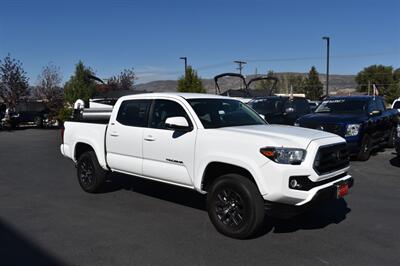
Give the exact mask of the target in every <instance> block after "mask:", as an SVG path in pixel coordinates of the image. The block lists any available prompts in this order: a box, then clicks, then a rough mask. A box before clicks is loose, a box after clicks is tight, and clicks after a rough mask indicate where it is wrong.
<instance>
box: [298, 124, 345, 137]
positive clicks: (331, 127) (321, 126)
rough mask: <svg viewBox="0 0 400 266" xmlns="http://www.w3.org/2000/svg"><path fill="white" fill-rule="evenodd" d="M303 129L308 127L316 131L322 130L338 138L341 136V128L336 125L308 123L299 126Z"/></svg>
mask: <svg viewBox="0 0 400 266" xmlns="http://www.w3.org/2000/svg"><path fill="white" fill-rule="evenodd" d="M301 126H303V127H308V128H312V129H317V130H323V131H326V132H330V133H333V134H336V135H339V136H342V135H343V133H342V126H341V125H338V124H321V123H309V124H305V125H301Z"/></svg>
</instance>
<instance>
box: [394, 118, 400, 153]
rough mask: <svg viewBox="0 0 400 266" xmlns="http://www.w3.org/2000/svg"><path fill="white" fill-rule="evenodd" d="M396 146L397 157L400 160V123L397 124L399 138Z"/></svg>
mask: <svg viewBox="0 0 400 266" xmlns="http://www.w3.org/2000/svg"><path fill="white" fill-rule="evenodd" d="M395 148H396V152H397V158H399V160H400V123H399V124H398V125H397V138H396V142H395Z"/></svg>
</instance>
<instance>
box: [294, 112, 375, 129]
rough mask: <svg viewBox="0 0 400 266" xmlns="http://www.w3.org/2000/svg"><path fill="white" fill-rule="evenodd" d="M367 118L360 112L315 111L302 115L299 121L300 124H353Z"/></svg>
mask: <svg viewBox="0 0 400 266" xmlns="http://www.w3.org/2000/svg"><path fill="white" fill-rule="evenodd" d="M365 119H367V118H366V115H363V114H360V115H355V114H329V113H314V114H308V115H305V116H302V117H300V118H299V119H298V120H297V122H298V123H299V124H300V126H303V125H308V124H325V123H327V124H351V123H361V122H362V121H364V120H365Z"/></svg>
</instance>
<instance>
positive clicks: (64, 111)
mask: <svg viewBox="0 0 400 266" xmlns="http://www.w3.org/2000/svg"><path fill="white" fill-rule="evenodd" d="M72 111H73V109H72V108H70V107H63V108H61V110H60V112H58V115H57V119H58V120H59V121H60V122H61V123H64V122H65V121H66V120H68V119H70V118H71V115H72Z"/></svg>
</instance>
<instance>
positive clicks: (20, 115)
mask: <svg viewBox="0 0 400 266" xmlns="http://www.w3.org/2000/svg"><path fill="white" fill-rule="evenodd" d="M49 112H50V110H49V108H48V107H47V106H46V104H45V103H43V102H22V103H19V104H17V106H16V107H15V109H14V111H13V112H12V113H11V114H10V118H9V119H10V121H8V123H9V124H10V125H11V126H12V127H17V126H18V125H21V124H34V125H35V126H37V127H42V126H43V124H44V121H45V120H46V119H48V116H49Z"/></svg>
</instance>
